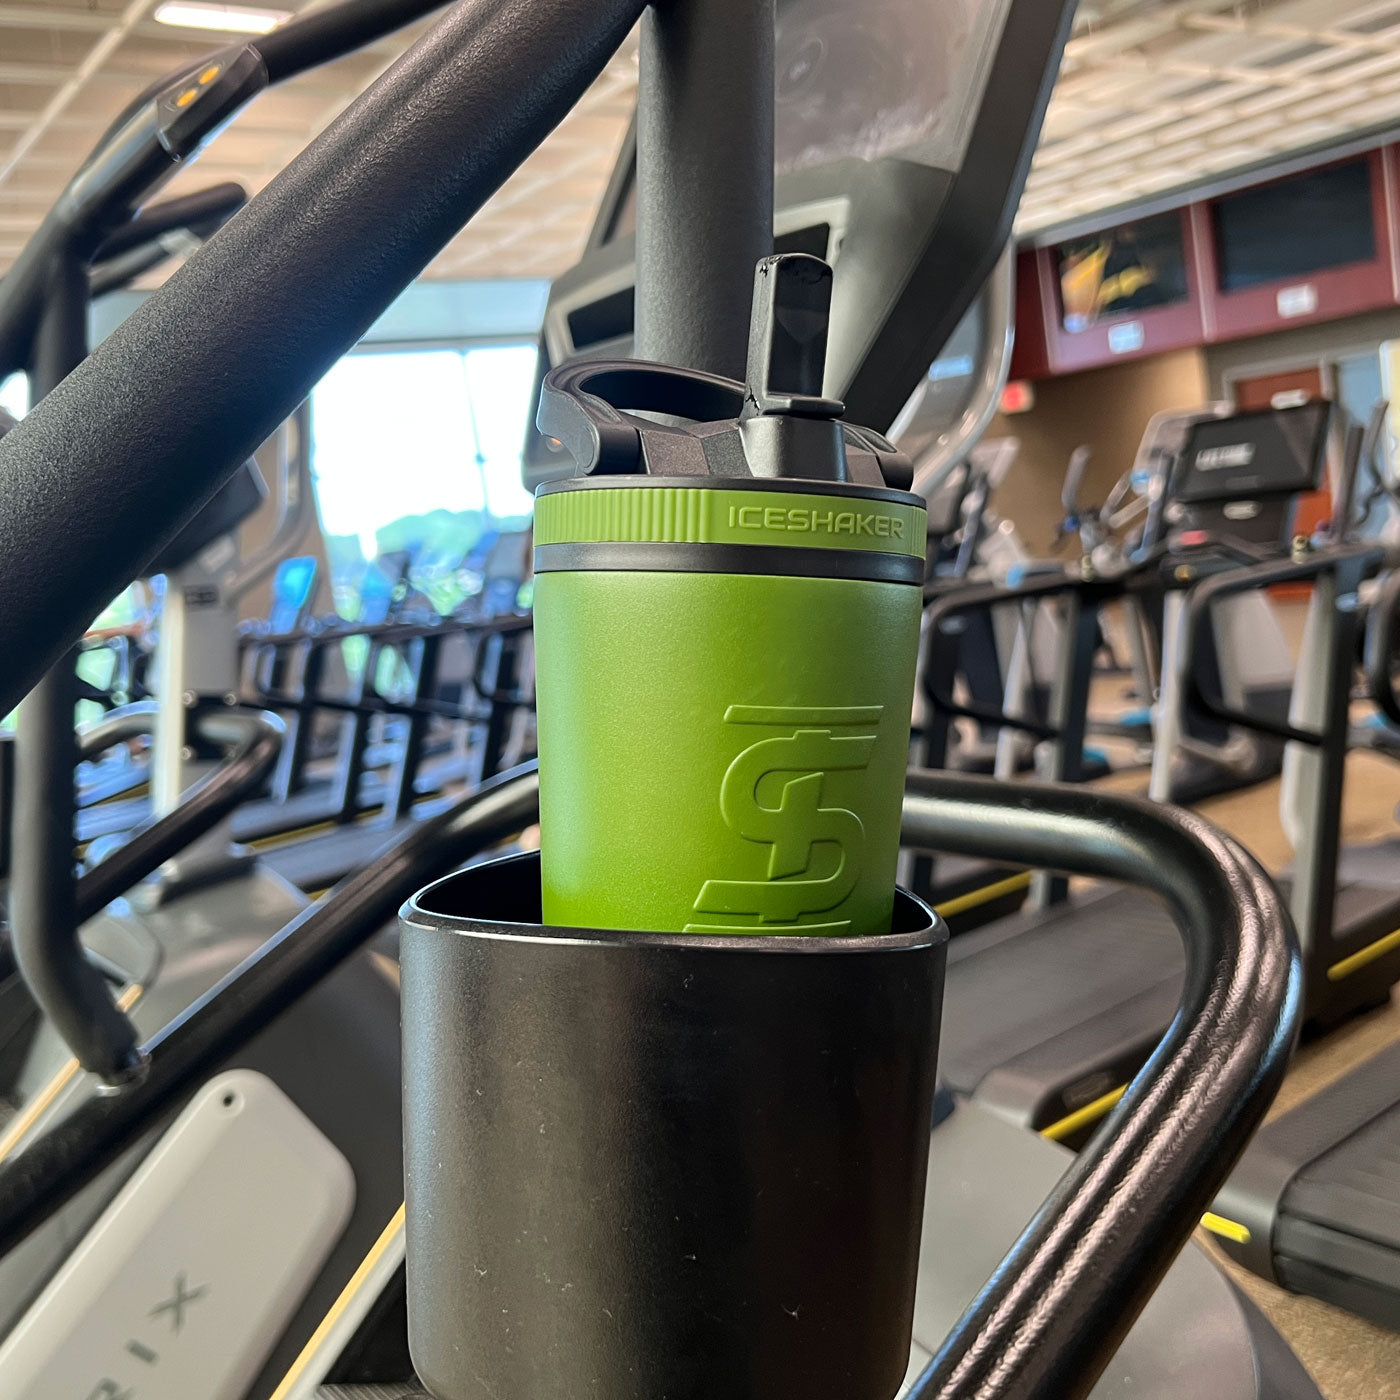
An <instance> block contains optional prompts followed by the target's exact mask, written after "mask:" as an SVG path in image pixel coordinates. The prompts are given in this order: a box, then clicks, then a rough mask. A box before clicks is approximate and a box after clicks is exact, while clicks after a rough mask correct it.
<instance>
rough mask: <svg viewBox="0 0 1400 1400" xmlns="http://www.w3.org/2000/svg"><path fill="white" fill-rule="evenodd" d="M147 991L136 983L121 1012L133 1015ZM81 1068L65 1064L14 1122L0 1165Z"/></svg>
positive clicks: (0, 1142)
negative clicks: (135, 1007) (132, 1012)
mask: <svg viewBox="0 0 1400 1400" xmlns="http://www.w3.org/2000/svg"><path fill="white" fill-rule="evenodd" d="M145 990H146V989H145V988H144V987H143V986H142V985H141V984H140V983H139V982H132V983H131V984H130V985H129V986H127V987H126V989H125V990H124V991H123V992H122V994H121V996H119V997H118V998H117V1010H118V1011H130V1010H131V1008H132V1007H133V1006H135V1005H136V1003H137V1002H138V1001H139V1000H140V999H141V993H142V992H144V991H145ZM79 1068H80V1066H79V1064H78V1062H77V1060H65V1061H64V1063H63V1065H62V1067H61V1068H60V1069H59V1071H58V1073H57V1074H55V1075H54V1077H53V1078H52V1079H50V1080H49V1082H48V1083H47V1084H45V1085H44V1087H43V1088H42V1089H40V1090H39V1092H38V1094H36V1095H35V1096H34V1098H32V1099H30V1101H29V1102H28V1103H27V1104H25V1106H24V1109H23V1111H22V1112H21V1113H20V1114H19V1116H18V1117H16V1118H14V1119H13V1120H12V1121H11V1123H10V1126H9V1127H8V1128H6V1129H5V1132H4V1135H3V1136H0V1162H3V1161H4V1160H5V1159H6V1158H7V1157H8V1156H9V1155H10V1153H12V1152H13V1151H14V1150H15V1148H16V1147H18V1146H19V1144H20V1143H21V1142H23V1141H24V1139H25V1138H26V1137H27V1136H28V1135H29V1130H30V1129H31V1128H32V1127H33V1126H34V1125H35V1123H37V1122H38V1121H39V1119H40V1118H42V1117H43V1116H44V1114H45V1113H46V1112H47V1111H48V1108H49V1106H50V1105H51V1104H52V1103H53V1101H54V1100H55V1099H56V1098H57V1097H58V1096H59V1095H60V1094H61V1093H62V1092H63V1091H64V1090H65V1089H66V1088H67V1087H68V1085H69V1084H70V1083H71V1082H72V1081H73V1079H74V1077H75V1076H76V1075H77V1073H78V1070H79Z"/></svg>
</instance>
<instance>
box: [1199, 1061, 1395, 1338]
mask: <svg viewBox="0 0 1400 1400" xmlns="http://www.w3.org/2000/svg"><path fill="white" fill-rule="evenodd" d="M1212 1209H1213V1210H1214V1211H1215V1213H1216V1214H1217V1215H1220V1216H1222V1217H1224V1218H1225V1219H1226V1220H1228V1221H1231V1222H1233V1223H1235V1224H1237V1225H1239V1226H1242V1227H1243V1228H1244V1229H1245V1230H1246V1231H1248V1235H1249V1238H1248V1239H1247V1240H1245V1241H1244V1242H1243V1243H1238V1242H1236V1243H1231V1242H1229V1241H1226V1242H1224V1244H1223V1247H1224V1248H1225V1249H1226V1250H1228V1251H1229V1252H1230V1253H1231V1254H1233V1255H1235V1256H1236V1257H1237V1258H1239V1259H1240V1261H1241V1262H1242V1263H1244V1264H1246V1265H1248V1266H1249V1267H1250V1268H1251V1269H1253V1270H1254V1271H1255V1272H1256V1273H1259V1274H1262V1275H1263V1276H1264V1277H1265V1278H1271V1279H1273V1280H1275V1281H1276V1282H1278V1283H1280V1284H1282V1285H1283V1286H1284V1287H1286V1288H1289V1289H1291V1290H1293V1291H1294V1292H1297V1293H1306V1294H1308V1295H1310V1296H1312V1297H1315V1298H1321V1299H1323V1300H1324V1301H1326V1302H1329V1303H1334V1304H1336V1305H1337V1306H1339V1307H1343V1308H1346V1309H1348V1310H1349V1311H1351V1312H1354V1313H1357V1314H1359V1315H1360V1316H1362V1317H1365V1318H1369V1319H1370V1320H1371V1321H1372V1322H1376V1323H1379V1324H1380V1325H1381V1326H1383V1327H1391V1328H1400V1043H1396V1044H1394V1045H1391V1046H1388V1047H1387V1048H1386V1049H1384V1050H1382V1051H1381V1052H1380V1053H1379V1054H1377V1055H1375V1056H1373V1057H1372V1058H1371V1059H1370V1060H1368V1061H1366V1062H1365V1063H1364V1064H1362V1065H1360V1066H1359V1067H1358V1068H1357V1069H1355V1070H1353V1071H1351V1073H1349V1074H1348V1075H1346V1076H1345V1077H1344V1078H1342V1079H1341V1080H1339V1081H1337V1082H1336V1083H1334V1084H1330V1085H1328V1086H1327V1088H1326V1089H1324V1090H1323V1091H1322V1092H1321V1093H1319V1094H1317V1095H1315V1096H1314V1097H1313V1098H1311V1099H1309V1100H1307V1101H1306V1102H1305V1103H1302V1104H1300V1105H1299V1106H1298V1107H1297V1108H1295V1109H1293V1110H1292V1111H1291V1112H1289V1113H1286V1114H1284V1115H1283V1116H1282V1117H1280V1118H1277V1119H1275V1120H1274V1122H1272V1123H1270V1124H1268V1125H1267V1126H1266V1127H1264V1128H1263V1129H1262V1130H1261V1131H1260V1132H1259V1134H1258V1135H1257V1136H1256V1138H1255V1141H1254V1142H1253V1143H1251V1145H1250V1147H1249V1150H1248V1151H1247V1152H1246V1153H1245V1155H1244V1157H1243V1159H1242V1160H1241V1161H1240V1164H1239V1166H1238V1167H1237V1168H1236V1169H1235V1172H1234V1174H1233V1175H1232V1176H1231V1177H1230V1180H1229V1181H1228V1182H1227V1183H1226V1184H1225V1187H1224V1188H1223V1189H1222V1191H1221V1192H1220V1194H1219V1196H1217V1198H1216V1201H1215V1204H1214V1206H1213V1207H1212Z"/></svg>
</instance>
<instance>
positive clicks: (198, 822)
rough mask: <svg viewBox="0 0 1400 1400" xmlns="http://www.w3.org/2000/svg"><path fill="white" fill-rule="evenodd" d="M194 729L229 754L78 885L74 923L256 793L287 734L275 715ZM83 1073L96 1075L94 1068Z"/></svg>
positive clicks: (202, 719)
mask: <svg viewBox="0 0 1400 1400" xmlns="http://www.w3.org/2000/svg"><path fill="white" fill-rule="evenodd" d="M196 727H197V728H198V730H199V734H200V737H201V738H203V739H205V740H207V741H208V742H210V743H214V744H219V745H222V746H224V747H225V748H228V749H230V750H231V752H230V753H229V755H228V757H227V758H226V759H224V761H223V762H222V763H220V764H219V766H218V767H217V768H216V769H215V770H214V771H213V772H212V773H210V774H208V775H207V776H206V777H204V778H201V779H200V781H199V782H198V783H196V784H195V785H194V786H193V787H191V788H190V789H189V790H188V791H187V792H185V793H184V794H183V795H182V796H181V799H180V804H179V806H177V807H176V808H174V810H173V811H170V812H167V813H166V814H165V815H164V816H162V817H156V818H153V819H152V820H150V821H147V822H144V823H142V824H141V825H140V826H138V827H137V828H136V829H135V831H133V832H132V833H131V835H130V837H129V838H128V839H127V840H126V841H125V842H124V843H123V844H122V845H121V846H119V847H118V848H117V849H116V850H115V851H113V852H112V854H111V855H109V856H108V857H107V858H106V859H105V860H103V861H102V862H101V863H100V864H98V865H96V866H94V867H93V869H91V870H89V871H88V872H87V873H86V874H84V875H83V876H82V877H81V878H80V879H79V881H78V889H77V900H78V918H79V920H85V919H90V918H92V916H93V915H94V914H96V913H97V911H98V910H99V909H101V908H103V907H104V906H105V905H107V904H110V903H111V901H112V900H114V899H116V897H117V896H118V895H120V894H123V893H125V892H126V891H127V890H129V889H131V888H132V886H134V885H136V884H137V883H139V882H140V881H141V880H144V879H145V878H146V877H147V876H148V875H151V874H154V872H155V871H157V870H159V869H160V867H161V866H162V865H164V864H165V862H166V861H168V860H170V859H172V858H173V857H174V856H177V855H178V854H179V853H180V852H181V851H182V850H184V849H185V847H186V846H188V845H190V844H191V842H194V841H197V840H198V839H199V838H200V837H201V836H203V835H205V833H206V832H209V831H212V830H213V829H214V828H215V827H216V826H217V825H218V824H219V823H220V822H221V821H222V820H223V819H224V818H225V817H226V816H228V814H229V813H230V812H232V811H233V809H234V808H235V807H237V806H239V805H240V804H241V803H243V802H246V801H247V800H248V798H249V797H251V796H252V795H253V794H254V793H256V792H257V791H258V789H259V788H261V787H262V785H263V784H264V783H265V782H266V781H267V780H268V778H269V777H270V776H271V775H272V770H273V769H274V768H275V767H276V766H277V755H278V754H279V753H280V752H281V748H282V740H283V737H284V735H285V733H286V726H285V725H284V724H283V723H282V721H281V720H280V719H278V718H277V716H276V715H272V714H268V713H267V711H265V710H250V709H237V708H229V709H226V710H213V711H206V712H205V713H203V714H201V715H199V717H198V719H197V721H196ZM85 1068H87V1069H97V1067H96V1066H95V1065H85ZM98 1072H99V1073H100V1072H101V1071H100V1070H99V1071H98Z"/></svg>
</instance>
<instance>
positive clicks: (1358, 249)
mask: <svg viewBox="0 0 1400 1400" xmlns="http://www.w3.org/2000/svg"><path fill="white" fill-rule="evenodd" d="M1210 208H1211V223H1212V226H1213V232H1214V235H1215V253H1216V263H1217V282H1218V285H1219V288H1220V290H1221V291H1222V292H1225V293H1230V292H1242V291H1245V290H1246V289H1248V288H1250V287H1257V286H1260V285H1262V284H1264V283H1268V282H1282V281H1288V280H1292V279H1294V278H1306V277H1308V276H1309V275H1310V274H1312V273H1315V272H1321V271H1323V270H1324V269H1327V268H1334V267H1345V266H1346V265H1347V264H1348V263H1368V262H1371V261H1372V260H1373V259H1374V258H1375V256H1376V246H1377V237H1376V221H1375V213H1374V209H1373V201H1372V193H1371V163H1370V161H1369V160H1368V159H1367V157H1365V156H1361V157H1358V158H1357V159H1355V160H1348V161H1344V162H1342V164H1340V165H1330V166H1326V167H1324V168H1323V169H1321V170H1308V171H1305V172H1304V173H1303V174H1301V175H1293V176H1290V177H1289V178H1288V179H1286V180H1277V181H1275V182H1274V183H1273V184H1269V185H1261V186H1259V187H1258V188H1257V189H1252V190H1241V191H1239V192H1238V193H1237V194H1230V195H1224V196H1222V197H1221V198H1219V199H1217V200H1216V201H1215V202H1214V203H1213V204H1212V205H1211V207H1210Z"/></svg>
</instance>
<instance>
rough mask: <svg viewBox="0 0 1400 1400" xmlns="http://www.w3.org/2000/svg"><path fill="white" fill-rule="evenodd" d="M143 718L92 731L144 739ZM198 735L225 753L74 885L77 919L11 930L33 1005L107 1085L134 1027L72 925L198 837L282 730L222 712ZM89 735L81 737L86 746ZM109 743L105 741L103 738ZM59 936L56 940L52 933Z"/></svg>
mask: <svg viewBox="0 0 1400 1400" xmlns="http://www.w3.org/2000/svg"><path fill="white" fill-rule="evenodd" d="M147 725H148V715H147V713H146V712H145V711H144V709H143V710H141V711H139V712H132V711H128V712H127V713H126V714H123V715H120V716H118V717H117V718H116V719H115V720H107V721H104V722H103V723H102V724H99V725H96V726H94V731H96V732H97V734H98V736H99V740H106V741H107V742H105V743H101V742H99V743H98V744H97V747H96V748H93V747H92V742H90V743H89V746H88V748H87V750H86V753H87V756H91V753H92V752H94V751H100V749H101V748H102V747H107V746H109V745H110V743H114V742H117V740H118V739H119V738H122V737H127V736H128V735H131V734H136V733H144V732H146V729H147ZM201 728H202V729H203V730H204V731H205V733H206V735H207V737H208V738H210V739H212V740H213V741H214V742H216V743H221V744H226V745H228V746H229V747H230V748H231V749H232V752H231V753H230V755H229V757H228V759H227V760H226V762H224V763H223V764H222V765H221V766H220V767H219V768H217V769H216V770H215V771H214V772H213V773H211V774H210V775H209V776H208V777H207V778H205V779H204V780H203V781H201V782H200V783H198V784H197V785H196V786H195V787H194V788H192V789H191V790H190V791H189V792H188V793H187V794H186V796H185V798H184V800H183V801H182V802H181V803H180V805H179V806H178V807H176V808H175V810H174V811H172V812H169V813H167V814H166V815H165V816H163V817H159V818H157V819H155V820H153V821H150V822H147V823H145V824H144V825H142V826H140V827H138V828H137V829H136V831H135V832H134V833H133V834H132V836H131V839H130V840H128V841H127V842H126V843H125V844H124V845H123V846H121V847H119V848H118V849H117V850H116V851H115V852H113V854H112V855H110V856H108V857H107V859H106V860H104V861H103V862H102V863H101V864H100V865H98V866H96V867H95V868H94V869H92V870H90V871H88V872H87V874H85V875H83V876H82V877H81V878H80V879H79V881H78V884H77V890H76V899H77V921H76V923H75V925H74V927H73V928H72V929H71V930H66V931H55V930H50V929H45V928H40V927H36V926H34V925H32V924H29V923H27V922H21V923H20V924H19V925H18V926H17V927H16V928H15V929H14V930H13V932H12V935H11V937H12V941H13V946H14V953H15V959H16V961H17V962H18V964H19V967H20V970H21V972H22V973H23V975H24V980H25V983H26V984H27V985H28V987H29V990H30V992H31V993H32V994H33V996H34V1000H35V1001H36V1002H37V1003H38V1005H39V1007H40V1008H41V1010H42V1011H43V1012H44V1014H45V1015H46V1016H47V1017H48V1018H49V1020H50V1021H51V1022H52V1023H53V1026H54V1029H55V1030H56V1031H57V1032H58V1034H59V1035H60V1036H61V1037H62V1038H63V1041H64V1043H65V1044H66V1045H67V1046H68V1047H69V1049H70V1050H72V1052H73V1055H74V1057H75V1058H76V1059H77V1061H78V1063H79V1064H80V1065H82V1067H83V1068H84V1069H87V1070H91V1071H92V1072H93V1073H94V1074H97V1075H100V1076H101V1077H102V1078H103V1079H105V1080H107V1081H109V1082H112V1083H121V1082H123V1081H125V1080H126V1079H127V1078H129V1077H130V1076H131V1075H132V1074H133V1073H135V1072H137V1071H138V1070H139V1067H140V1064H141V1057H140V1054H139V1051H138V1045H139V1037H138V1035H137V1032H136V1027H135V1026H134V1025H132V1023H131V1020H130V1018H129V1017H127V1015H126V1014H125V1013H124V1012H122V1011H120V1010H119V1009H118V1008H117V1007H116V1006H115V1005H114V1004H113V1001H112V998H111V994H110V992H109V991H108V988H107V983H106V980H105V979H104V977H103V976H102V974H101V973H100V972H99V971H98V970H97V969H96V968H95V967H93V966H92V964H91V963H90V962H89V961H88V960H87V958H86V957H85V956H84V954H83V950H82V947H81V945H80V944H79V942H78V925H79V924H81V923H82V922H84V921H85V920H87V919H90V918H91V917H92V916H93V915H94V914H96V913H97V912H98V910H100V909H101V908H102V907H103V906H104V905H106V904H108V903H109V902H110V901H111V900H113V899H115V898H116V897H117V896H118V895H120V894H122V893H123V892H124V891H126V890H128V889H130V888H131V887H132V886H133V885H134V884H136V882H137V881H138V880H142V879H144V878H145V877H146V876H147V875H149V874H151V873H152V871H154V870H157V869H159V868H160V866H161V865H162V864H164V862H165V861H167V860H169V859H170V858H171V857H172V856H174V855H176V854H177V853H178V852H179V851H181V850H183V849H184V847H186V846H187V845H189V843H190V842H191V841H193V840H195V839H196V838H197V837H200V836H202V835H204V833H205V832H206V831H209V830H210V829H211V828H212V827H214V826H215V825H216V824H217V823H218V822H219V821H221V820H222V819H223V818H224V817H225V816H227V815H228V813H229V812H231V811H232V810H233V809H234V808H235V807H236V806H237V805H238V804H239V803H240V802H242V801H243V800H244V799H245V798H246V797H247V796H248V795H249V794H250V793H251V792H253V791H254V790H256V789H257V788H258V787H259V786H260V785H261V784H262V783H264V782H265V781H266V780H267V778H268V776H269V775H270V774H271V772H272V769H273V766H274V765H275V764H276V762H277V754H278V751H279V750H280V748H281V745H282V735H283V732H284V729H283V725H282V721H281V720H279V719H278V718H277V717H276V716H275V715H270V714H266V713H264V712H262V711H257V710H238V709H230V710H228V711H225V712H223V713H212V712H211V713H210V714H208V715H206V716H203V717H202V718H201ZM92 733H93V731H89V739H90V741H91V735H92ZM112 736H115V737H112ZM57 932H66V936H55V934H56V933H57Z"/></svg>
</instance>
